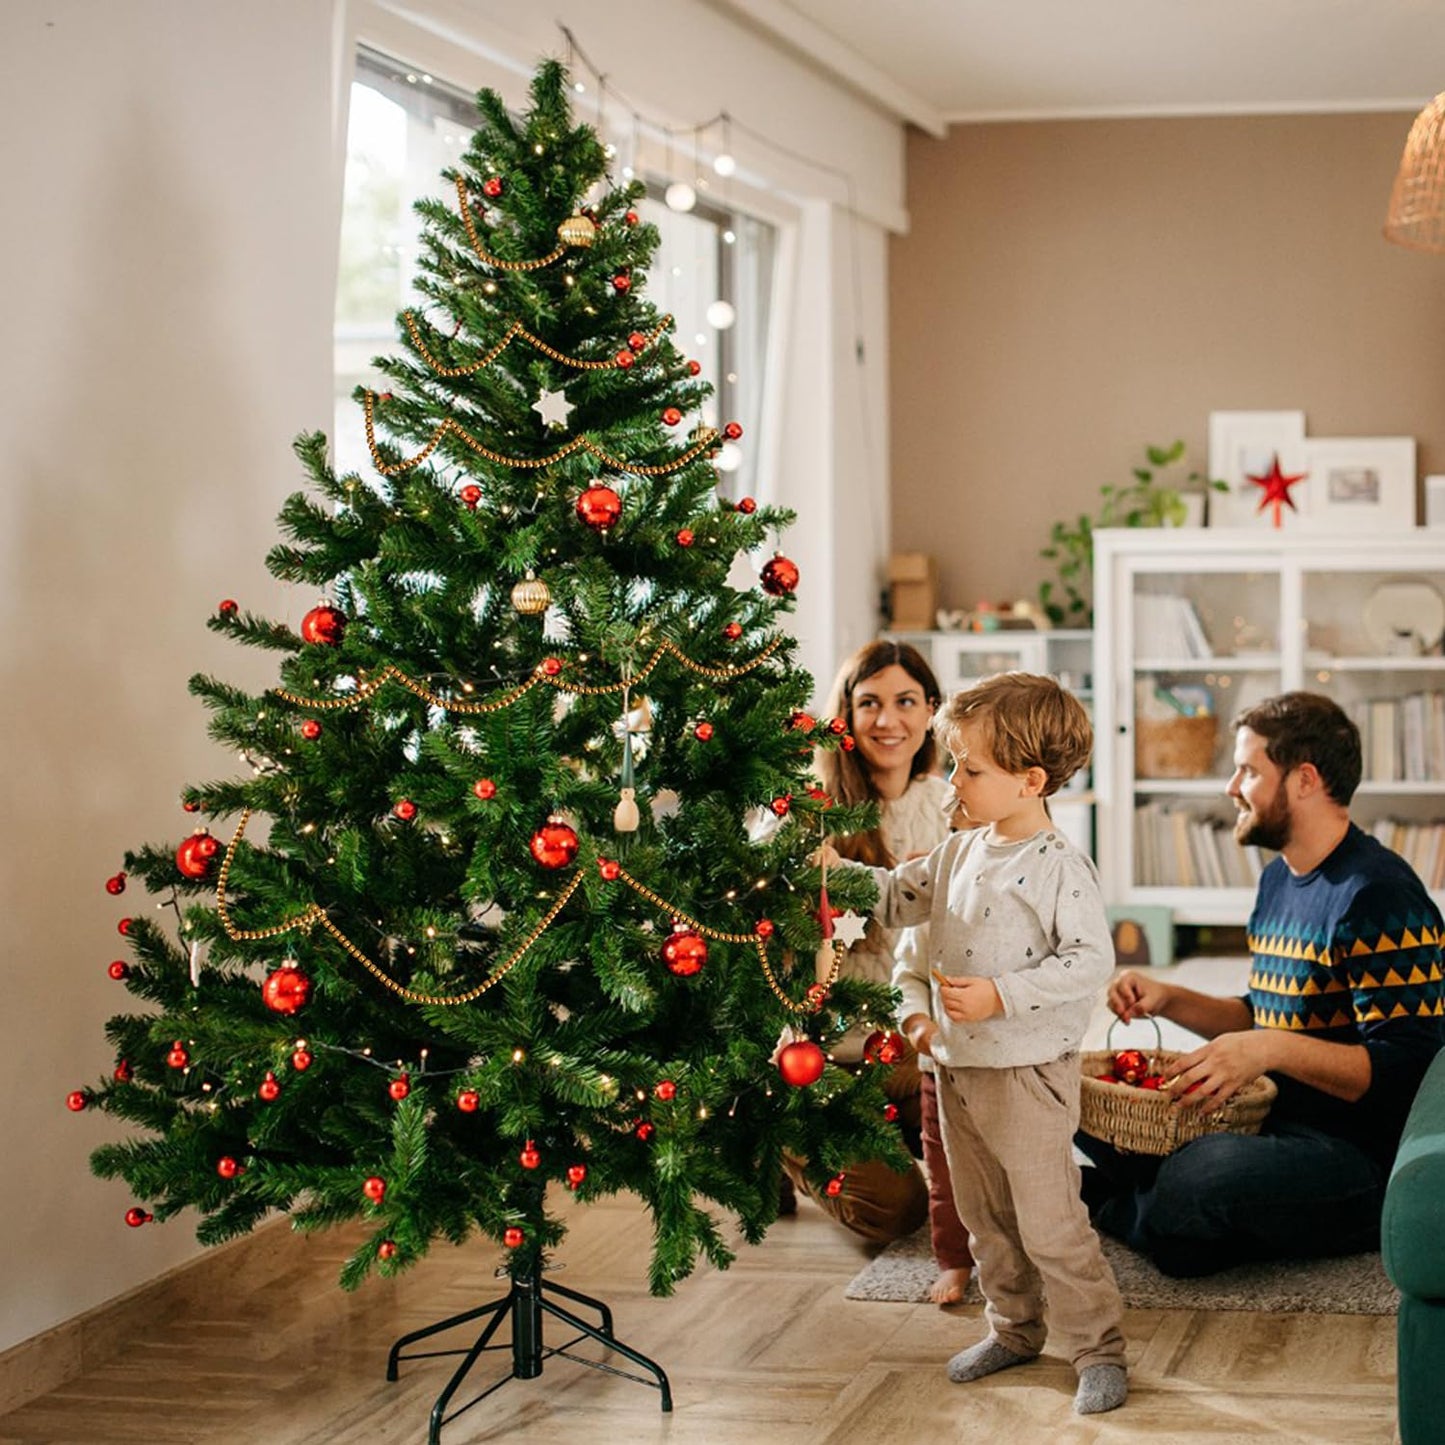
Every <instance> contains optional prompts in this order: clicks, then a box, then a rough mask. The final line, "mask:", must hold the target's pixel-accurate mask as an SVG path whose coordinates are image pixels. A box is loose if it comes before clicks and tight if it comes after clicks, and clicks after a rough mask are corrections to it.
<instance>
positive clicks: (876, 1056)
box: [863, 1029, 908, 1064]
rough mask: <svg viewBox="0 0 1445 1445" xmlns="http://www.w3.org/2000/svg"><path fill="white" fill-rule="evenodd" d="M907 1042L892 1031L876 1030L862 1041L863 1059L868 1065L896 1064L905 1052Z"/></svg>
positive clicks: (900, 1035)
mask: <svg viewBox="0 0 1445 1445" xmlns="http://www.w3.org/2000/svg"><path fill="white" fill-rule="evenodd" d="M907 1047H908V1045H907V1040H905V1039H904V1037H903V1035H902V1034H900V1033H895V1032H894V1031H893V1030H892V1029H887V1030H885V1029H876V1030H875V1031H874V1032H873V1033H871V1034H869V1035H868V1037H867V1038H866V1039H864V1040H863V1057H864V1058H865V1059H866V1060H867V1061H868V1062H869V1063H870V1064H896V1063H898V1062H899V1061H900V1060H901V1059H902V1058H903V1056H904V1054H905V1053H906V1052H907Z"/></svg>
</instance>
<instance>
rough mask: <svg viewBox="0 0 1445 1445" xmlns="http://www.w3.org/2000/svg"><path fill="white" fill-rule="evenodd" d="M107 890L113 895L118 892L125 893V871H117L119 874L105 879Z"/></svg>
mask: <svg viewBox="0 0 1445 1445" xmlns="http://www.w3.org/2000/svg"><path fill="white" fill-rule="evenodd" d="M105 891H106V892H107V893H109V894H112V895H114V894H118V893H124V892H125V874H124V873H117V874H115V876H114V877H111V878H107V879H106V880H105Z"/></svg>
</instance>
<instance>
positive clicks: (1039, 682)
mask: <svg viewBox="0 0 1445 1445" xmlns="http://www.w3.org/2000/svg"><path fill="white" fill-rule="evenodd" d="M965 721H967V722H982V724H983V730H984V736H985V737H986V738H987V740H988V749H989V752H991V753H992V754H993V760H994V762H996V763H997V764H998V765H999V767H1001V768H1002V769H1003V770H1004V771H1005V772H1006V773H1023V772H1027V771H1028V769H1030V768H1042V769H1043V770H1044V777H1045V782H1044V789H1043V794H1044V796H1045V797H1048V796H1050V795H1051V794H1053V793H1056V792H1058V790H1059V789H1060V788H1061V787H1063V785H1064V784H1065V783H1067V782H1068V781H1069V779H1070V778H1072V777H1073V776H1074V774H1075V773H1077V772H1078V771H1079V769H1080V768H1082V767H1083V766H1084V764H1085V763H1087V762H1088V761H1089V754H1090V752H1091V751H1092V750H1093V746H1094V729H1093V727H1092V726H1091V725H1090V723H1089V715H1088V713H1086V712H1085V711H1084V706H1083V704H1082V703H1081V702H1080V701H1079V700H1078V698H1076V697H1075V696H1074V695H1073V693H1071V692H1065V690H1064V689H1063V688H1062V687H1060V686H1059V684H1058V683H1057V682H1055V681H1054V679H1053V678H1051V677H1040V676H1038V674H1036V673H1032V672H999V673H995V674H994V675H993V676H992V677H985V678H983V679H982V680H981V681H979V682H976V683H975V684H974V685H973V686H972V687H970V688H965V689H964V690H963V691H962V692H956V693H954V694H953V696H952V697H950V698H949V699H948V700H947V702H945V703H944V704H943V706H942V707H941V708H939V710H938V714H937V716H936V717H935V718H934V719H933V731H934V733H935V735H936V736H937V738H938V740H939V742H940V743H942V744H943V746H944V747H946V748H949V749H950V750H951V748H952V744H953V742H954V741H955V739H956V738H957V736H958V730H959V728H960V727H961V726H962V724H963V723H964V722H965Z"/></svg>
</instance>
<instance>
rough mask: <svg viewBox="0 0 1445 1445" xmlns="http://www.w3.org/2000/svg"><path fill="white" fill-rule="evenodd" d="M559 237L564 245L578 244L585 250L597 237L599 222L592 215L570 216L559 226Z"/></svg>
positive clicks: (579, 247) (580, 248) (578, 246)
mask: <svg viewBox="0 0 1445 1445" xmlns="http://www.w3.org/2000/svg"><path fill="white" fill-rule="evenodd" d="M557 239H558V240H559V241H560V242H561V243H562V244H563V245H564V246H576V247H577V248H578V249H579V250H582V251H585V250H587V249H589V248H590V247H591V245H592V243H593V242H594V241H595V240H596V239H597V223H596V222H595V221H593V219H592V218H591V217H590V216H583V215H576V216H568V217H567V219H566V220H565V221H563V222H562V224H561V225H560V226H558V227H557Z"/></svg>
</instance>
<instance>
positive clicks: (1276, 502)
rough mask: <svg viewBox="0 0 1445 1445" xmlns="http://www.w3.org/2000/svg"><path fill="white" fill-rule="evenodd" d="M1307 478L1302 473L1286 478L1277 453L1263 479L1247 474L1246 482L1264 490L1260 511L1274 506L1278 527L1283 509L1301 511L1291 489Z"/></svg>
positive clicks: (1306, 473) (1260, 500)
mask: <svg viewBox="0 0 1445 1445" xmlns="http://www.w3.org/2000/svg"><path fill="white" fill-rule="evenodd" d="M1307 476H1309V473H1308V472H1300V473H1299V474H1298V475H1297V476H1293V477H1287V476H1285V474H1284V473H1283V472H1282V471H1280V469H1279V453H1278V452H1276V453H1275V454H1274V456H1273V457H1272V458H1271V459H1270V464H1269V470H1268V471H1267V472H1266V473H1265V474H1264V475H1263V476H1262V477H1255V476H1251V475H1250V474H1249V473H1248V472H1246V473H1245V480H1246V481H1248V482H1253V483H1254V485H1255V486H1257V487H1262V488H1263V489H1264V495H1263V496H1262V497H1261V498H1260V499H1259V508H1258V510H1259V511H1261V512H1262V511H1264V509H1265V508H1266V507H1269V506H1273V508H1274V524H1275V526H1276V527H1278V526H1279V523H1280V508H1281V507H1284V506H1288V507H1289V508H1290V510H1291V511H1295V512H1297V511H1299V508H1298V507H1296V506H1295V504H1294V498H1293V497H1292V496H1290V494H1289V489H1290V488H1291V487H1292V486H1294V484H1295V483H1296V482H1302V481H1304V479H1305V478H1306V477H1307Z"/></svg>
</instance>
